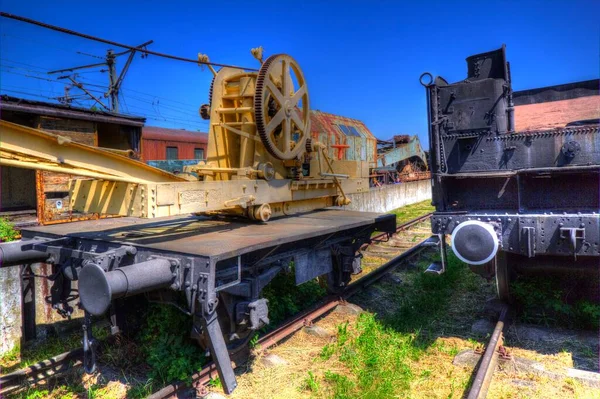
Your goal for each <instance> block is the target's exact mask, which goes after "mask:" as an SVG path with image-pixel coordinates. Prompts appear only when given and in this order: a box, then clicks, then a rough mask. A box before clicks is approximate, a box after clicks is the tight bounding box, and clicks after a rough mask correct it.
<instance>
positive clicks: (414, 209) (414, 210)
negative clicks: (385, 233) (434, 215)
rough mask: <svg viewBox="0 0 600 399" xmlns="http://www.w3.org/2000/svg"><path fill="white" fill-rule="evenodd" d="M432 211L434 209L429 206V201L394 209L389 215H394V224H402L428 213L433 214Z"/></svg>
mask: <svg viewBox="0 0 600 399" xmlns="http://www.w3.org/2000/svg"><path fill="white" fill-rule="evenodd" d="M434 210H435V208H434V207H433V206H432V205H431V200H427V201H422V202H419V203H416V204H412V205H407V206H403V207H402V208H398V209H394V210H393V211H391V212H389V213H393V214H394V215H396V223H398V224H402V223H406V222H408V221H410V220H412V219H415V218H418V217H419V216H423V215H425V214H427V213H429V212H433V211H434Z"/></svg>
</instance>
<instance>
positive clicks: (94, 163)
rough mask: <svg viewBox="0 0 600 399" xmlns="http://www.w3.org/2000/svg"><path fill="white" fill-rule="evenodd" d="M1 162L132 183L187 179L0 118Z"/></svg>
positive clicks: (2, 163) (21, 166) (110, 152)
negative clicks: (0, 119)
mask: <svg viewBox="0 0 600 399" xmlns="http://www.w3.org/2000/svg"><path fill="white" fill-rule="evenodd" d="M0 138H1V139H0V165H5V166H15V167H20V168H26V169H35V170H47V171H52V172H60V173H69V174H73V175H79V176H86V177H92V178H96V179H104V180H110V181H123V182H130V183H144V182H154V183H159V182H160V183H168V182H173V183H174V182H181V181H185V179H183V178H180V177H178V176H176V175H173V174H171V173H168V172H165V171H162V170H160V169H157V168H153V167H151V166H148V165H146V164H145V163H143V162H139V161H135V160H132V159H129V158H127V157H124V156H121V155H118V154H115V153H114V152H112V151H105V150H101V149H98V148H96V147H92V146H88V145H85V144H79V143H76V142H73V141H72V140H71V139H70V138H67V137H62V136H58V135H55V134H51V133H47V132H44V131H42V130H37V129H33V128H30V127H26V126H22V125H18V124H15V123H11V122H7V121H0Z"/></svg>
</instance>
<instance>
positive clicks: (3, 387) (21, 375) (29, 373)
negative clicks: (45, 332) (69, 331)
mask: <svg viewBox="0 0 600 399" xmlns="http://www.w3.org/2000/svg"><path fill="white" fill-rule="evenodd" d="M82 355H83V349H82V348H77V349H73V350H70V351H68V352H64V353H61V354H60V355H56V356H54V357H51V358H50V359H47V360H43V361H41V362H38V363H36V364H32V365H31V366H29V367H25V368H23V369H20V370H15V371H13V372H11V373H8V374H4V375H1V376H0V394H3V393H6V391H8V390H10V389H11V388H15V387H18V386H20V385H21V384H22V382H23V381H24V380H27V379H28V378H31V377H34V376H36V375H38V374H42V373H43V374H44V377H49V376H50V375H47V373H48V372H49V371H52V373H53V374H55V373H56V372H60V371H64V369H63V367H64V366H65V364H66V363H67V362H68V361H69V360H72V359H76V358H80V357H81V356H82ZM67 369H68V368H67ZM41 379H43V378H40V380H41Z"/></svg>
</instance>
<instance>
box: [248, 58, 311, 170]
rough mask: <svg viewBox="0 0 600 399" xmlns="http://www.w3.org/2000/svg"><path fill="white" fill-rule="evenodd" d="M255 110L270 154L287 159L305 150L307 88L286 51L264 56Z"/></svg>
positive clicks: (308, 125)
mask: <svg viewBox="0 0 600 399" xmlns="http://www.w3.org/2000/svg"><path fill="white" fill-rule="evenodd" d="M294 78H295V79H294ZM294 80H295V82H294ZM295 83H296V84H295ZM295 86H298V87H295ZM254 110H255V113H256V128H257V131H258V134H259V135H260V138H261V141H262V143H263V144H264V146H265V148H266V149H267V151H268V152H269V154H271V155H272V156H274V157H275V158H277V159H281V160H290V159H294V158H296V157H297V156H298V155H299V154H300V153H302V152H304V151H305V149H306V147H305V144H306V139H307V138H308V136H309V135H310V114H309V107H308V89H307V87H306V81H305V80H304V75H303V74H302V70H301V69H300V67H299V66H298V63H297V62H296V60H294V59H293V58H292V57H290V56H289V55H286V54H277V55H272V56H270V57H269V58H267V60H266V61H265V62H264V63H263V64H262V66H261V68H260V70H259V72H258V77H257V80H256V93H255V95H254Z"/></svg>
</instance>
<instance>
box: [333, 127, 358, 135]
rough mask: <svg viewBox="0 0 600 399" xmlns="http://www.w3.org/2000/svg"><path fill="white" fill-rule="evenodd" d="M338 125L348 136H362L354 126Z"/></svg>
mask: <svg viewBox="0 0 600 399" xmlns="http://www.w3.org/2000/svg"><path fill="white" fill-rule="evenodd" d="M338 127H339V128H340V130H341V131H342V133H344V134H345V135H346V136H355V137H360V133H358V131H357V130H356V128H355V127H354V126H346V125H338Z"/></svg>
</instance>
